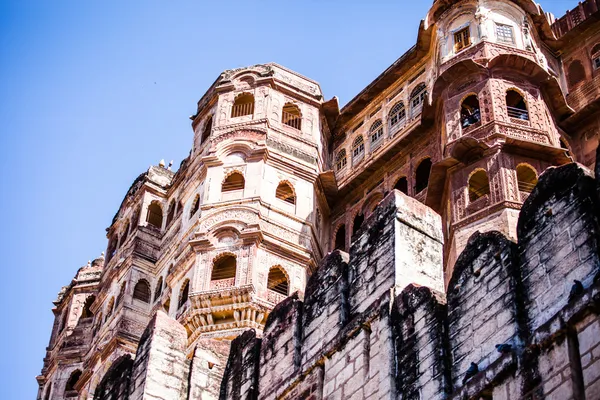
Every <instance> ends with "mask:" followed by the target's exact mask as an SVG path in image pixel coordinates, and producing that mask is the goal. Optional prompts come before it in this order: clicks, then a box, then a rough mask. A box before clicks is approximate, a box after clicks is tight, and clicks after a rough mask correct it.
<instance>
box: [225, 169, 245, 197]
mask: <svg viewBox="0 0 600 400" xmlns="http://www.w3.org/2000/svg"><path fill="white" fill-rule="evenodd" d="M245 185H246V181H245V180H244V176H243V175H242V174H240V173H239V172H237V171H236V172H234V173H232V174H230V175H229V176H227V178H225V180H224V181H223V184H222V185H221V192H233V191H235V190H243V189H244V186H245Z"/></svg>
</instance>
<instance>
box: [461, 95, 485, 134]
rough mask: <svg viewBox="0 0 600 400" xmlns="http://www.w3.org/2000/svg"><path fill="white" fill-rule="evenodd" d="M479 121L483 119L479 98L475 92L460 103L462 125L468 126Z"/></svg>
mask: <svg viewBox="0 0 600 400" xmlns="http://www.w3.org/2000/svg"><path fill="white" fill-rule="evenodd" d="M479 121H481V112H480V110H479V99H478V98H477V96H476V95H474V94H473V95H471V96H469V97H467V98H466V99H464V100H463V102H462V104H461V105H460V125H461V126H462V127H463V128H468V127H469V126H471V125H474V124H476V123H478V122H479Z"/></svg>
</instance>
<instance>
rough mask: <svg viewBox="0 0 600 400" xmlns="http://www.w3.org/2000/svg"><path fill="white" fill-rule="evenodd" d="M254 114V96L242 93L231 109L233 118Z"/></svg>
mask: <svg viewBox="0 0 600 400" xmlns="http://www.w3.org/2000/svg"><path fill="white" fill-rule="evenodd" d="M252 114H254V96H252V95H251V94H250V93H242V94H240V95H239V96H238V97H236V98H235V101H234V102H233V108H232V109H231V118H236V117H242V116H244V115H252Z"/></svg>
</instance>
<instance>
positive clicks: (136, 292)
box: [133, 279, 152, 303]
mask: <svg viewBox="0 0 600 400" xmlns="http://www.w3.org/2000/svg"><path fill="white" fill-rule="evenodd" d="M133 298H134V299H136V300H140V301H143V302H144V303H150V299H151V298H152V294H151V293H150V284H149V283H148V281H147V280H145V279H140V280H139V281H138V283H136V284H135V286H134V288H133Z"/></svg>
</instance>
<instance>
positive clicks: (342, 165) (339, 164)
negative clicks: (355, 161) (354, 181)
mask: <svg viewBox="0 0 600 400" xmlns="http://www.w3.org/2000/svg"><path fill="white" fill-rule="evenodd" d="M347 165H348V157H347V156H346V149H341V150H340V151H339V152H338V153H337V155H336V156H335V170H336V171H341V170H343V169H346V166H347Z"/></svg>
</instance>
